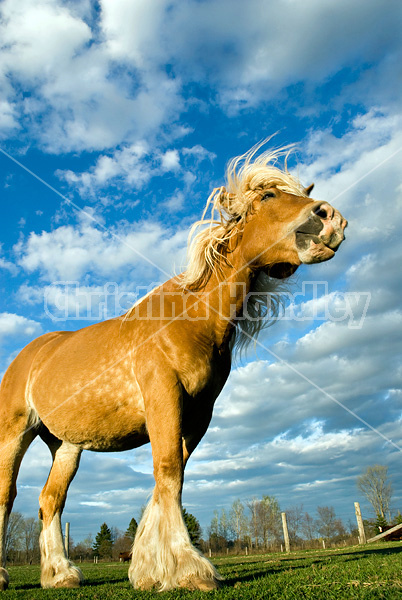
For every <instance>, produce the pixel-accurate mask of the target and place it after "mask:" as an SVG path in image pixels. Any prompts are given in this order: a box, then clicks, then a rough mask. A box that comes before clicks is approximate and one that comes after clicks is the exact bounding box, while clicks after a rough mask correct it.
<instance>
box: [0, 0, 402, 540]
mask: <svg viewBox="0 0 402 600" xmlns="http://www.w3.org/2000/svg"><path fill="white" fill-rule="evenodd" d="M0 10H1V13H2V20H1V24H0V30H1V39H2V40H3V45H2V47H1V51H0V82H1V90H2V92H1V97H0V138H1V140H0V141H1V146H0V147H1V150H2V153H0V169H1V180H0V186H1V203H2V219H1V221H0V236H1V237H0V240H1V246H0V289H1V294H0V342H1V350H0V372H2V373H3V372H4V370H5V369H6V367H7V365H8V364H9V363H10V361H11V360H12V359H13V358H14V356H15V355H16V354H17V353H18V351H19V350H20V349H21V348H22V347H23V346H24V345H26V344H27V343H28V342H29V341H30V340H31V339H33V338H34V337H36V336H37V335H39V334H41V333H44V332H47V331H52V330H58V329H69V330H73V329H77V328H79V327H83V326H85V325H88V324H90V323H92V322H95V321H96V320H99V318H105V317H110V316H115V314H116V310H118V309H119V308H120V309H121V310H123V309H124V308H126V307H127V306H129V305H130V302H132V301H133V300H134V299H135V297H136V295H138V294H142V293H144V291H146V290H147V289H148V288H149V286H152V285H153V284H154V283H157V282H160V281H163V280H165V279H166V278H167V277H168V276H169V275H170V274H172V273H173V272H174V270H176V271H178V270H180V267H181V266H183V265H184V264H185V249H186V240H187V234H188V230H189V227H190V225H191V224H192V223H193V222H194V221H195V220H196V219H197V218H199V216H200V214H201V211H202V208H203V206H204V204H205V201H206V199H207V197H208V195H209V193H210V191H211V189H212V188H213V187H215V186H218V185H221V184H223V183H224V179H223V178H224V169H225V165H226V163H227V161H228V160H229V159H230V158H232V157H233V156H236V155H239V154H242V153H243V152H245V151H246V150H248V149H249V148H250V147H251V146H252V145H253V144H255V143H256V142H258V141H260V140H261V139H263V138H266V137H267V136H270V135H272V134H274V133H275V132H278V133H277V136H276V137H275V139H274V141H273V142H272V143H273V144H275V145H283V144H289V143H297V145H298V149H297V151H296V153H295V154H294V155H293V157H292V158H291V160H290V163H289V165H290V168H291V170H293V171H294V172H295V173H296V174H297V175H298V176H299V177H300V179H301V180H302V181H303V182H304V183H305V184H306V185H307V184H309V183H310V182H312V181H314V182H315V184H316V187H315V190H314V197H315V198H317V199H322V200H327V201H329V202H331V203H333V204H334V205H335V206H336V207H337V208H338V209H339V210H341V212H342V213H343V214H344V216H345V217H346V218H347V219H348V221H349V227H348V231H347V240H346V242H345V243H344V244H343V245H342V247H341V248H340V250H339V252H338V253H337V255H336V257H335V259H334V260H332V261H330V262H328V263H324V264H322V265H312V266H308V267H307V266H303V267H301V268H300V269H299V271H298V272H297V275H296V277H295V281H294V283H293V284H292V290H293V291H303V295H299V296H298V297H297V299H296V300H295V306H293V305H292V302H291V309H292V311H293V312H292V311H291V312H288V313H287V315H285V319H284V320H283V321H281V322H278V323H276V324H275V326H273V327H272V328H270V329H269V330H267V331H266V332H264V333H263V335H262V336H261V337H260V338H259V343H258V344H257V345H256V347H255V348H253V349H251V350H250V351H249V353H248V355H247V356H246V357H245V358H244V359H242V360H240V361H238V362H237V363H236V365H235V367H234V369H233V372H232V374H231V376H230V379H229V381H228V383H227V386H226V388H225V389H224V391H223V392H222V394H221V397H220V398H219V399H218V401H217V404H216V409H215V414H214V418H213V421H212V423H211V427H210V430H209V431H208V433H207V435H206V436H205V438H204V440H203V442H202V443H201V445H200V447H199V448H198V449H197V451H196V452H195V453H194V455H193V457H192V459H191V461H190V463H189V465H188V468H187V472H186V483H185V489H184V504H185V505H186V506H187V508H188V509H189V510H190V511H191V512H193V513H194V514H195V515H196V516H197V517H198V518H199V520H200V521H201V524H202V525H203V526H206V525H207V524H208V523H209V521H210V519H211V517H212V512H213V509H215V508H218V509H220V508H221V507H225V508H229V507H230V505H231V503H232V502H233V500H235V499H236V498H240V499H242V500H247V499H249V498H250V497H252V496H261V495H262V494H272V495H275V496H277V497H278V499H279V502H280V505H281V508H282V509H283V510H284V509H286V508H288V507H290V506H292V505H295V504H302V503H303V505H304V508H305V509H306V510H309V511H311V512H312V513H313V512H314V511H315V508H316V506H317V505H333V506H334V507H335V509H336V512H337V514H338V516H340V517H342V518H343V519H344V520H345V521H347V520H348V519H349V518H351V519H353V518H354V516H353V502H354V501H355V500H360V501H361V502H362V508H363V513H364V515H365V516H369V515H370V513H369V510H368V506H367V505H366V504H365V503H364V501H363V498H362V497H361V496H359V494H358V492H357V489H356V485H355V481H356V477H357V475H359V474H360V473H361V472H362V471H363V470H364V469H365V468H366V467H367V466H368V465H371V464H375V463H379V464H385V465H388V466H389V472H390V475H391V478H392V481H393V486H394V501H393V509H394V510H397V509H402V505H401V501H402V481H401V477H400V462H401V450H400V448H401V447H402V437H401V427H400V425H401V419H402V392H401V375H402V370H401V369H402V367H401V360H400V359H401V355H400V341H401V333H402V331H401V329H402V327H401V325H402V314H401V310H400V294H401V281H400V256H401V253H402V241H401V240H402V235H401V233H402V232H401V222H402V219H401V218H400V217H401V213H402V177H401V157H402V131H401V121H402V112H401V102H400V98H401V97H402V73H401V64H402V56H401V54H402V42H401V39H400V23H401V18H402V14H401V13H402V6H401V4H400V2H398V1H396V0H395V1H393V0H386V1H385V2H381V3H379V2H376V1H374V0H365V1H363V0H357V1H356V2H353V3H351V2H349V1H346V0H339V1H337V2H336V3H335V2H322V1H318V0H305V1H304V2H297V1H294V0H265V1H264V0H249V2H247V3H246V2H243V1H240V0H214V1H209V0H203V1H200V0H198V1H196V0H185V1H181V2H179V1H178V0H172V1H170V2H168V1H167V0H153V1H152V2H150V1H147V0H136V1H133V0H113V1H112V0H103V1H101V2H96V3H95V2H90V1H80V2H78V1H75V0H69V1H65V2H62V1H61V0H35V2H34V1H33V0H20V2H18V3H16V2H12V1H10V0H3V2H2V3H1V5H0ZM314 281H316V282H321V283H320V285H318V287H317V292H316V293H315V294H313V293H312V289H313V284H311V283H306V282H314ZM65 282H70V283H69V284H68V285H67V284H66V283H65ZM303 282H304V283H305V287H304V288H303ZM116 293H118V294H121V295H122V296H121V297H120V304H119V306H116V303H115V302H114V300H115V299H116ZM66 317H67V318H66ZM359 418H360V420H359ZM365 423H367V424H368V425H367V424H365ZM84 454H85V456H84V457H83V460H82V463H81V468H80V471H79V473H78V475H77V476H76V479H75V480H74V482H73V484H72V487H71V490H70V494H69V498H68V501H67V505H66V509H65V519H68V520H69V521H71V524H72V535H73V537H74V538H75V539H80V538H82V537H84V536H85V535H86V534H87V533H89V532H92V533H93V534H95V533H96V532H97V531H98V529H99V526H100V524H101V523H102V522H103V521H106V522H107V523H108V524H109V525H110V526H116V527H120V528H122V529H125V528H126V527H127V525H128V523H129V521H130V519H131V517H132V516H133V515H134V516H136V517H137V516H138V514H139V510H140V507H141V506H142V505H143V503H144V502H145V500H146V498H147V497H148V495H149V493H150V491H151V489H152V464H151V455H150V449H149V448H148V447H144V448H142V449H139V450H137V451H133V452H129V453H122V454H111V455H100V454H91V453H84ZM49 466H50V456H49V452H48V450H47V448H46V447H45V446H43V445H42V443H41V442H40V441H37V442H35V443H34V445H33V446H32V448H31V449H30V451H29V452H28V454H27V456H26V458H25V460H24V462H23V465H22V468H21V472H20V478H19V495H18V498H17V500H16V504H15V509H16V510H20V511H21V512H23V513H24V514H25V515H27V516H30V515H33V514H35V513H36V510H37V500H36V498H37V496H38V495H39V492H40V489H41V487H42V485H43V483H44V481H45V479H46V476H47V472H48V469H49Z"/></svg>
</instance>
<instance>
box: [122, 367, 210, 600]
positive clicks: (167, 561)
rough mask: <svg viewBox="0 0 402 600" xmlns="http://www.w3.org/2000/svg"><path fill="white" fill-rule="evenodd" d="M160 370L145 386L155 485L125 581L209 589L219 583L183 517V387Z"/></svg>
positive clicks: (143, 586)
mask: <svg viewBox="0 0 402 600" xmlns="http://www.w3.org/2000/svg"><path fill="white" fill-rule="evenodd" d="M158 371H159V369H158ZM161 371H162V370H161ZM161 371H159V372H158V374H156V373H155V372H154V373H153V382H155V381H156V382H157V383H158V385H157V386H156V385H155V384H154V385H151V386H149V379H148V385H147V387H146V389H145V388H144V387H143V395H144V401H145V407H146V415H147V427H148V432H149V437H150V441H151V445H152V455H153V461H154V476H155V484H156V485H155V489H154V492H153V495H152V498H151V501H150V502H149V504H148V506H147V508H146V510H145V512H144V515H143V517H142V519H141V522H140V524H139V527H138V531H137V534H136V537H135V541H134V546H133V556H132V563H131V566H130V569H129V578H130V581H131V583H132V584H133V586H134V587H136V588H140V589H149V588H152V587H157V588H158V589H159V590H161V591H162V590H168V589H172V588H175V587H184V588H189V589H200V590H211V589H215V588H216V587H218V582H219V580H220V579H221V578H220V576H219V574H218V573H217V571H216V570H215V568H214V566H213V565H212V564H211V563H210V562H209V561H208V560H207V559H206V558H205V557H204V556H203V555H202V554H201V553H200V552H199V551H198V550H197V549H196V548H194V546H193V545H192V544H191V541H190V538H189V535H188V532H187V528H186V526H185V524H184V521H183V516H182V507H181V492H182V486H183V441H182V431H181V404H182V397H181V387H180V384H179V383H178V382H177V380H175V379H174V377H173V373H172V374H171V377H170V378H169V377H168V376H167V375H166V374H162V373H161ZM140 385H141V384H140ZM151 395H152V397H150V396H151Z"/></svg>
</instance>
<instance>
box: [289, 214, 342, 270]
mask: <svg viewBox="0 0 402 600" xmlns="http://www.w3.org/2000/svg"><path fill="white" fill-rule="evenodd" d="M347 224H348V222H347V221H346V219H344V218H343V216H342V215H341V213H340V212H339V211H337V210H335V209H334V208H333V207H332V206H331V205H330V204H328V203H326V202H316V203H315V205H314V207H313V208H312V210H311V212H310V214H309V215H308V217H307V219H306V220H305V221H304V222H303V223H301V225H298V226H297V227H296V248H297V252H298V254H299V258H300V260H301V262H302V263H306V264H311V263H318V262H324V261H325V260H329V259H330V258H332V257H333V256H334V254H335V252H336V251H337V249H338V248H339V246H340V245H341V243H342V242H343V240H344V239H345V234H344V231H345V228H346V227H347Z"/></svg>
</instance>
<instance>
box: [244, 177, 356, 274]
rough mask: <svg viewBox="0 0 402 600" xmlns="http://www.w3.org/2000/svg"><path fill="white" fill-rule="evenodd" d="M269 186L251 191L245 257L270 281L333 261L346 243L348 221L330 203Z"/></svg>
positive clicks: (245, 229)
mask: <svg viewBox="0 0 402 600" xmlns="http://www.w3.org/2000/svg"><path fill="white" fill-rule="evenodd" d="M312 188H313V186H312V185H311V186H310V187H309V188H306V189H305V190H304V192H303V194H300V195H297V194H293V193H292V194H291V193H288V192H285V191H282V190H281V189H280V188H279V187H276V186H270V187H265V188H264V187H263V188H262V189H258V190H254V191H250V192H249V193H250V195H251V194H252V195H253V196H254V198H253V199H252V204H251V206H252V210H251V211H250V213H249V216H248V218H247V221H246V223H245V226H244V230H243V237H242V247H243V256H244V258H245V259H246V261H247V262H248V263H249V264H250V266H251V267H252V268H254V269H262V270H264V271H265V272H266V273H268V274H269V275H270V276H271V277H276V278H279V279H282V278H284V277H288V276H289V275H291V274H292V273H294V271H295V270H296V269H297V267H298V266H299V265H300V264H302V263H307V264H310V263H319V262H323V261H325V260H329V259H330V258H332V257H333V256H334V254H335V252H336V250H337V249H338V248H339V246H340V244H341V243H342V241H343V240H344V237H345V236H344V230H345V227H346V226H347V221H346V220H345V219H344V218H343V216H342V215H341V213H340V212H339V211H337V210H336V209H334V208H333V207H332V206H331V205H330V204H328V203H327V202H319V201H317V200H312V199H311V198H309V196H308V194H309V193H310V192H311V190H312Z"/></svg>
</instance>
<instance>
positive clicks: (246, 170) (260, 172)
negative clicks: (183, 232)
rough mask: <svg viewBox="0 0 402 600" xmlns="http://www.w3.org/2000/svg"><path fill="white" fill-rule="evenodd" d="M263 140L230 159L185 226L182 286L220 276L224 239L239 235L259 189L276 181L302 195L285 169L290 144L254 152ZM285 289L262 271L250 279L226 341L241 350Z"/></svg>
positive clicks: (195, 287) (274, 311) (267, 320)
mask: <svg viewBox="0 0 402 600" xmlns="http://www.w3.org/2000/svg"><path fill="white" fill-rule="evenodd" d="M264 144H265V141H264V142H261V143H259V144H257V145H256V146H254V147H253V148H251V150H249V151H248V152H246V153H245V154H243V155H241V156H238V157H236V158H234V159H233V160H231V161H230V162H229V164H228V166H227V169H226V187H223V186H222V187H220V188H215V189H214V190H213V191H212V193H211V195H210V196H209V198H208V200H207V203H206V206H205V209H204V212H203V214H202V217H201V219H200V220H199V221H197V222H196V223H194V225H193V226H192V228H191V230H190V234H189V244H188V266H187V269H186V271H185V272H184V273H183V274H182V276H181V285H182V287H184V288H187V289H190V290H192V291H194V292H197V291H201V290H202V289H203V288H204V287H205V286H206V284H207V283H208V281H209V280H210V278H211V276H212V274H213V273H216V274H217V275H218V278H219V274H220V272H221V268H222V265H224V264H230V262H229V259H228V252H227V250H228V245H229V241H230V240H231V239H232V238H234V237H235V236H236V235H241V233H242V230H243V226H244V222H245V220H246V218H247V215H248V214H250V212H251V211H252V204H253V201H254V200H255V199H257V198H258V197H259V196H260V195H261V193H262V191H263V190H264V189H267V188H270V187H274V186H275V187H277V188H278V189H280V190H282V191H284V192H287V193H290V194H295V195H297V196H303V197H305V196H306V192H305V189H304V187H303V186H302V184H301V183H300V182H299V180H298V179H296V178H295V177H294V176H293V175H291V174H290V173H289V171H288V169H287V161H286V159H287V157H288V155H289V153H290V152H291V150H292V148H293V146H283V147H281V148H277V149H270V150H266V151H265V152H263V153H261V154H260V155H258V156H256V155H257V153H258V151H259V150H260V148H261V147H262V146H263V145H264ZM282 156H285V161H284V168H283V169H280V168H279V167H277V166H276V163H277V162H278V159H279V158H280V157H282ZM208 214H209V216H208ZM199 230H201V231H199ZM286 289H287V286H286V284H284V283H283V282H282V281H279V280H277V279H274V278H272V277H269V276H268V275H266V274H265V273H263V272H261V273H260V274H259V275H258V276H257V277H256V278H255V280H254V282H253V285H252V288H251V290H250V293H249V294H248V296H247V299H246V301H247V309H246V311H245V314H244V315H243V316H242V317H240V318H239V319H238V321H237V327H236V331H235V335H233V337H232V340H231V347H232V349H233V350H238V351H240V352H241V351H242V350H244V349H245V348H246V347H247V346H248V345H249V344H250V343H251V342H252V340H253V339H254V338H255V337H256V336H257V335H258V333H259V332H260V331H261V329H264V328H265V327H268V326H269V325H271V324H272V323H273V322H274V321H275V319H276V318H277V316H278V314H279V311H280V309H281V307H282V305H283V296H282V298H281V295H280V292H283V291H285V290H286Z"/></svg>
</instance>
